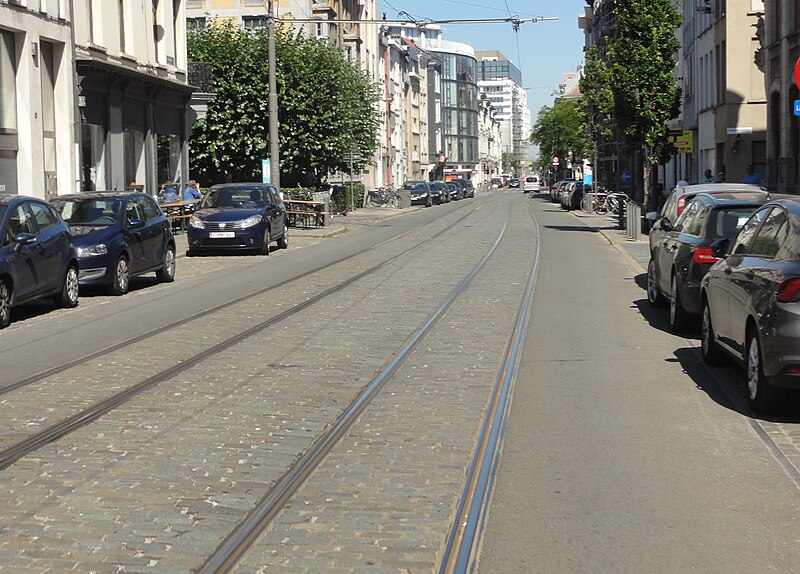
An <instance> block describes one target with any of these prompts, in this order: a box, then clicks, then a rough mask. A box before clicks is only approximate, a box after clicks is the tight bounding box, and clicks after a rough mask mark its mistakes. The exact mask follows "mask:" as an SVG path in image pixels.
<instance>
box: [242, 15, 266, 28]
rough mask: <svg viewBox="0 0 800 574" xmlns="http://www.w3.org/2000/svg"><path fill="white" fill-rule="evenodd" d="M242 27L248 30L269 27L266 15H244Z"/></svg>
mask: <svg viewBox="0 0 800 574" xmlns="http://www.w3.org/2000/svg"><path fill="white" fill-rule="evenodd" d="M242 27H243V28H245V29H246V30H257V29H259V28H266V27H267V17H266V16H242Z"/></svg>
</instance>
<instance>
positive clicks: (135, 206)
mask: <svg viewBox="0 0 800 574" xmlns="http://www.w3.org/2000/svg"><path fill="white" fill-rule="evenodd" d="M134 219H139V220H141V221H147V217H146V216H145V211H144V205H142V200H141V199H131V200H130V201H128V206H127V207H126V208H125V222H126V223H130V222H131V221H133V220H134Z"/></svg>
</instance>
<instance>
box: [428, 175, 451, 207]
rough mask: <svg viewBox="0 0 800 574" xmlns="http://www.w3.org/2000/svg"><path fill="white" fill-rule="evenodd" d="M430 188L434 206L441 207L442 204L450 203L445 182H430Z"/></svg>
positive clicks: (448, 190)
mask: <svg viewBox="0 0 800 574" xmlns="http://www.w3.org/2000/svg"><path fill="white" fill-rule="evenodd" d="M430 186H431V195H432V196H433V202H434V203H435V204H437V205H441V204H443V203H450V189H449V188H448V187H447V184H446V183H445V182H443V181H432V182H430Z"/></svg>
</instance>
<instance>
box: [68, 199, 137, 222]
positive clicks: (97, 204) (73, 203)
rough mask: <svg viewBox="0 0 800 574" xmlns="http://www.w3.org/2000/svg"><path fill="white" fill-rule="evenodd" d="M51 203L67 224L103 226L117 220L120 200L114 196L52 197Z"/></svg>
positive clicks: (120, 204) (120, 207) (120, 205)
mask: <svg viewBox="0 0 800 574" xmlns="http://www.w3.org/2000/svg"><path fill="white" fill-rule="evenodd" d="M53 205H55V206H56V209H58V211H59V212H60V213H61V217H63V218H64V221H66V222H67V223H68V224H69V225H96V226H98V227H104V226H108V225H113V224H114V223H116V222H117V219H118V217H119V213H120V210H121V209H122V200H121V199H115V198H105V197H103V198H78V199H59V198H56V199H53Z"/></svg>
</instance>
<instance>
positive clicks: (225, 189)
mask: <svg viewBox="0 0 800 574" xmlns="http://www.w3.org/2000/svg"><path fill="white" fill-rule="evenodd" d="M188 235H189V250H188V251H187V252H186V254H187V255H195V254H196V253H199V252H201V251H215V250H242V249H253V250H257V251H258V252H259V253H262V254H264V255H269V244H270V243H271V242H273V241H276V242H277V244H278V247H280V248H281V249H286V248H287V247H288V246H289V227H288V225H287V221H286V208H285V207H284V204H283V201H281V198H280V196H279V195H278V192H277V190H276V189H275V188H274V187H273V186H271V185H269V184H266V183H225V184H220V185H215V186H213V187H211V189H209V190H208V192H207V193H206V195H205V196H204V197H203V201H202V202H201V203H200V205H199V206H198V209H197V211H196V212H195V213H194V215H193V216H192V217H191V219H190V220H189V232H188Z"/></svg>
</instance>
